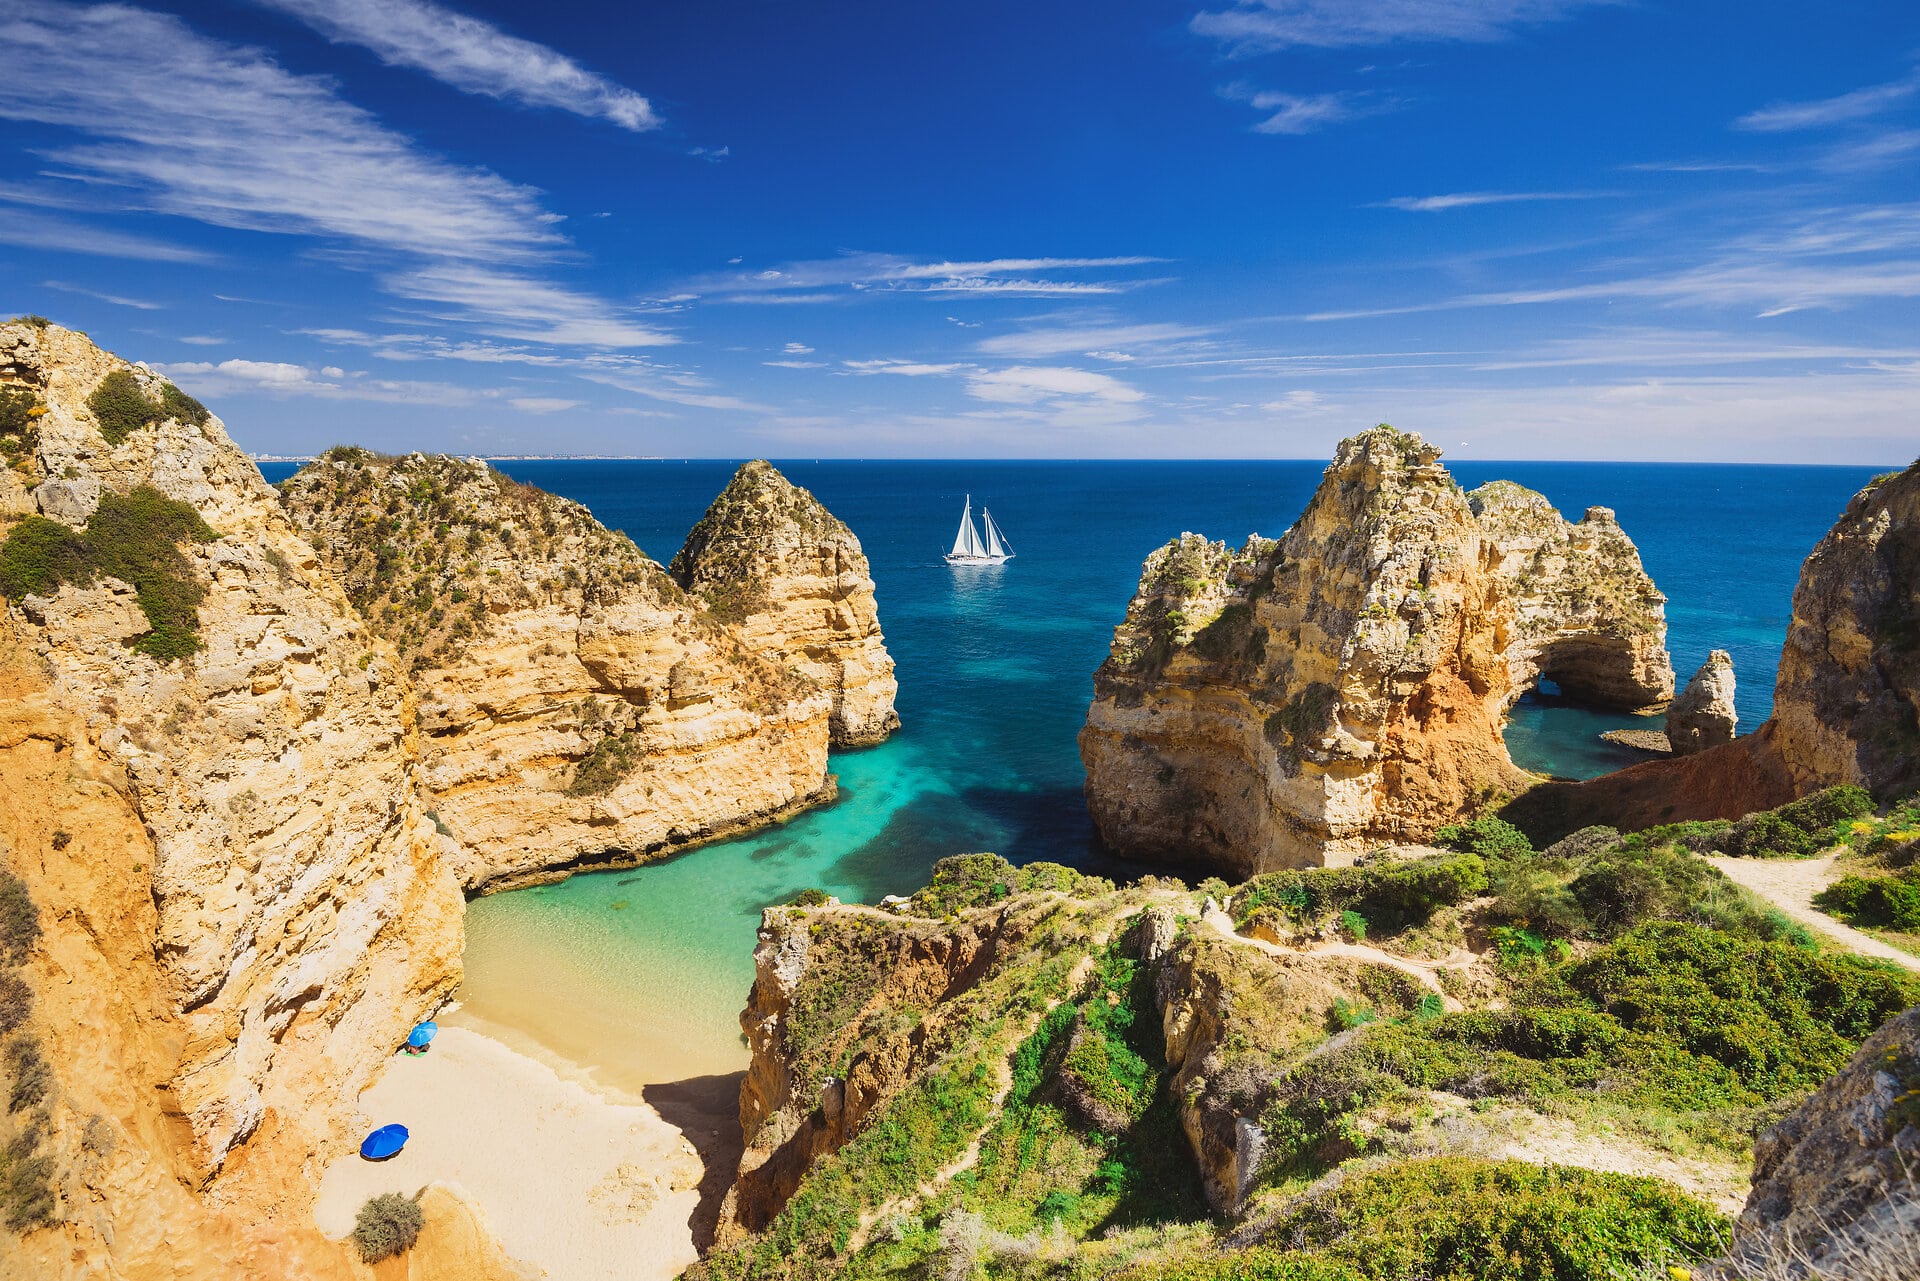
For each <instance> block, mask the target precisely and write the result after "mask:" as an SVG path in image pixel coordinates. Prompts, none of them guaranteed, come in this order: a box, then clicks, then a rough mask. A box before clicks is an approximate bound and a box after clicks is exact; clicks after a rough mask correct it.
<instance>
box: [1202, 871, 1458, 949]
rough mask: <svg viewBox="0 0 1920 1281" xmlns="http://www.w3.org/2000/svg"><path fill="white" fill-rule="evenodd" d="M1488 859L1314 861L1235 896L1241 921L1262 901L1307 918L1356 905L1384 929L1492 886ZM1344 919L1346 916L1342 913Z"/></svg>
mask: <svg viewBox="0 0 1920 1281" xmlns="http://www.w3.org/2000/svg"><path fill="white" fill-rule="evenodd" d="M1487 885H1488V882H1487V872H1486V864H1485V863H1484V862H1483V861H1482V860H1481V858H1480V857H1479V856H1478V855H1476V854H1451V855H1445V856H1437V857H1433V858H1424V859H1415V860H1413V861H1411V862H1406V863H1389V864H1385V865H1383V866H1378V867H1339V868H1332V867H1312V868H1298V869H1288V870H1285V871H1279V872H1268V873H1266V874H1265V875H1262V876H1257V877H1255V878H1254V879H1253V880H1251V881H1248V882H1247V883H1246V885H1245V886H1244V887H1242V889H1241V891H1240V893H1239V894H1237V895H1236V896H1235V897H1234V901H1233V911H1234V917H1235V920H1236V922H1237V923H1238V924H1241V925H1245V924H1246V922H1247V921H1248V920H1249V919H1250V918H1251V917H1252V916H1253V914H1254V913H1255V912H1256V911H1257V910H1259V909H1260V908H1262V907H1270V908H1274V909H1276V910H1278V911H1281V912H1284V913H1286V914H1287V915H1289V916H1292V917H1294V918H1296V919H1298V920H1302V921H1312V920H1319V919H1322V918H1327V917H1338V916H1339V915H1340V914H1341V913H1343V912H1347V911H1351V912H1353V913H1355V914H1357V915H1358V916H1359V917H1360V918H1362V920H1361V924H1362V926H1363V927H1372V928H1374V929H1375V930H1377V932H1378V933H1380V934H1382V935H1392V934H1397V933H1399V932H1400V931H1401V930H1404V929H1406V928H1408V927H1409V926H1413V925H1419V924H1423V923H1424V922H1425V921H1427V920H1428V918H1430V917H1431V916H1432V915H1433V914H1434V912H1435V911H1437V910H1438V909H1440V908H1441V907H1444V906H1450V905H1452V904H1455V903H1460V902H1464V901H1465V900H1467V899H1470V898H1472V897H1473V896H1474V895H1476V894H1478V893H1480V892H1482V891H1483V890H1485V889H1486V888H1487ZM1342 922H1343V924H1344V918H1342Z"/></svg>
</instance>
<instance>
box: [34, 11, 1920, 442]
mask: <svg viewBox="0 0 1920 1281" xmlns="http://www.w3.org/2000/svg"><path fill="white" fill-rule="evenodd" d="M0 119H4V120H5V121H7V122H8V123H7V125H6V126H5V128H4V131H3V132H0V311H5V312H41V313H44V314H46V315H48V316H51V317H53V318H55V319H56V320H59V321H61V322H63V323H67V324H71V325H74V326H75V327H77V328H82V329H85V330H87V331H88V332H89V333H91V334H92V335H94V337H95V338H96V339H98V340H99V341H101V342H102V343H103V344H104V345H106V346H108V347H111V348H112V349H114V350H116V351H118V352H120V353H121V354H122V355H124V356H127V357H128V358H130V359H140V360H145V361H147V362H148V363H149V364H152V365H154V366H155V367H156V368H160V369H163V370H165V371H166V372H167V373H169V374H170V376H172V377H173V378H174V379H175V380H176V381H178V382H179V383H180V384H181V385H182V386H184V387H186V388H187V389H189V390H190V391H193V392H194V393H196V394H197V395H199V396H200V397H201V398H202V399H204V400H206V401H207V402H208V403H209V404H210V405H212V406H213V408H214V409H215V410H216V411H217V412H219V413H220V414H221V415H222V417H223V418H224V419H225V420H226V421H227V423H228V426H229V428H230V429H231V430H232V431H233V433H234V434H235V436H236V437H237V438H238V439H239V440H240V441H241V443H242V444H243V445H245V446H246V447H247V448H249V449H253V450H256V451H261V452H275V453H303V452H309V451H312V450H314V449H318V448H322V447H325V446H326V445H328V444H331V443H334V442H336V441H343V440H350V441H355V442H360V443H364V444H369V445H373V446H376V447H380V448H385V449H412V448H431V449H447V450H455V451H460V452H479V453H567V452H592V453H615V454H637V455H659V456H669V457H679V456H718V457H740V456H746V455H756V454H757V455H770V456H773V457H791V456H801V455H806V456H852V457H878V456H909V457H911V456H933V457H965V456H1008V457H1020V456H1040V457H1103V456H1112V457H1154V456H1198V457H1241V456H1245V457H1321V456H1325V455H1326V453H1327V452H1328V450H1329V449H1330V448H1331V446H1332V444H1333V443H1334V442H1335V441H1336V440H1338V439H1339V438H1340V437H1341V436H1343V435H1346V434H1348V433H1350V432H1351V431H1353V430H1356V429H1358V428H1360V427H1364V426H1366V425H1368V424H1370V423H1373V422H1375V421H1381V420H1384V421H1390V422H1393V423H1395V424H1396V425H1399V426H1402V427H1406V428H1409V429H1413V430H1418V431H1421V432H1423V433H1424V434H1426V435H1427V436H1429V438H1431V439H1433V440H1435V441H1437V442H1439V443H1440V444H1442V445H1443V446H1444V447H1445V448H1446V449H1447V450H1448V452H1449V454H1450V455H1451V456H1454V457H1481V458H1645V459H1707V460H1756V461H1783V462H1848V463H1888V464H1892V463H1900V462H1905V461H1907V460H1909V459H1911V458H1912V457H1913V456H1914V454H1915V453H1916V452H1920V324H1916V321H1920V307H1916V299H1920V181H1916V177H1917V176H1920V7H1916V6H1915V5H1913V4H1912V3H1909V2H1905V0H1903V2H1900V3H1894V2H1881V3H1829V4H1823V5H1818V6H1815V5H1809V4H1806V3H1781V2H1768V0H1748V2H1746V3H1731V2H1726V3H1722V2H1683V0H1664V2H1661V0H1638V2H1634V0H1618V2H1616V0H1210V2H1206V3H1193V2H1189V3H1184V4H1182V3H1172V2H1170V0H1169V2H1148V0H1102V2H1101V3H1097V4H1096V3H1084V2H1082V3H1052V4H1048V3H1033V2H1032V0H1027V2H1026V3H1022V4H998V3H991V2H989V0H970V2H969V3H965V4H957V3H947V2H946V0H922V2H921V3H916V4H910V5H906V4H899V3H897V0H896V2H881V0H846V2H843V3H833V4H813V5H802V4H777V3H772V2H770V0H745V2H743V0H702V2H701V3H697V4H676V5H665V4H658V3H635V4H620V5H615V4H585V3H565V2H563V3H556V4H551V5H546V6H542V7H541V8H539V9H538V10H537V11H536V10H530V9H528V8H527V7H526V6H524V5H507V4H504V3H499V2H497V0H485V2H484V3H481V2H476V0H459V2H458V3H457V5H452V4H442V3H439V2H438V0H225V2H220V3H198V4H167V5H160V4H156V5H151V6H85V5H72V4H66V3H58V2H56V0H9V2H8V3H7V4H6V5H5V6H4V9H0Z"/></svg>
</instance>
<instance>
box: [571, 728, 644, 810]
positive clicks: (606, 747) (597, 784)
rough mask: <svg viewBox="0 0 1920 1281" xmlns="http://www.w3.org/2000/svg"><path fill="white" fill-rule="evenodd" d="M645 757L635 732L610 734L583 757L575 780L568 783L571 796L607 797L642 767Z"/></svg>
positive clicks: (576, 768) (574, 776) (577, 768)
mask: <svg viewBox="0 0 1920 1281" xmlns="http://www.w3.org/2000/svg"><path fill="white" fill-rule="evenodd" d="M645 755H646V753H645V752H644V751H643V750H642V748H641V746H640V741H639V739H638V738H637V737H636V736H635V735H634V734H633V732H632V731H631V730H629V731H627V732H626V733H623V734H608V735H607V736H606V737H605V738H602V739H601V740H600V741H599V742H597V743H595V744H594V745H593V747H592V749H591V750H589V751H588V752H587V754H586V755H585V756H583V757H581V758H580V763H579V764H578V765H576V766H575V767H574V770H573V781H572V782H570V783H568V784H567V795H569V796H604V795H605V794H606V793H608V792H611V791H612V790H613V789H614V788H616V787H618V786H619V785H620V783H621V781H622V780H623V779H625V778H626V777H627V775H629V774H631V773H633V771H634V770H636V769H638V768H640V762H641V760H642V758H643V757H644V756H645Z"/></svg>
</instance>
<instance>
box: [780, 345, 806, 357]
mask: <svg viewBox="0 0 1920 1281" xmlns="http://www.w3.org/2000/svg"><path fill="white" fill-rule="evenodd" d="M780 350H781V351H783V352H785V353H786V354H787V355H789V356H811V355H812V354H813V348H811V347H809V346H807V345H806V344H805V343H803V342H790V343H788V344H787V345H786V346H784V347H782V348H781V349H780Z"/></svg>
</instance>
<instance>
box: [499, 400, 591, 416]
mask: <svg viewBox="0 0 1920 1281" xmlns="http://www.w3.org/2000/svg"><path fill="white" fill-rule="evenodd" d="M507 403H508V404H509V405H512V406H513V407H514V408H515V409H517V410H519V411H520V412H521V413H523V414H557V413H559V412H560V411H561V410H563V409H578V408H580V406H581V405H583V404H585V403H586V402H585V401H582V400H563V399H561V398H560V397H558V396H514V397H511V398H510V399H509V400H508V401H507Z"/></svg>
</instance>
